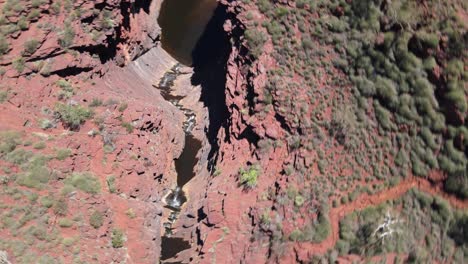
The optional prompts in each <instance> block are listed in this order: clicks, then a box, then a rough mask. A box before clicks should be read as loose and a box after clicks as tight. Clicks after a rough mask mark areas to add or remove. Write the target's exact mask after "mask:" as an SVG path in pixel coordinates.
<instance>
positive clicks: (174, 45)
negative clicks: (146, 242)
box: [158, 0, 218, 262]
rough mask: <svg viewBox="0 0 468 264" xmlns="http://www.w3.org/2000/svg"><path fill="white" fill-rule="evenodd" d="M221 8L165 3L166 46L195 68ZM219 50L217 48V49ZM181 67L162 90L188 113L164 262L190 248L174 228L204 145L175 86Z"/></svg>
mask: <svg viewBox="0 0 468 264" xmlns="http://www.w3.org/2000/svg"><path fill="white" fill-rule="evenodd" d="M217 5H218V2H217V0H164V2H163V3H162V5H161V10H160V14H159V17H158V24H159V25H160V27H161V30H162V33H161V42H162V47H163V48H164V50H166V51H167V52H168V53H169V54H170V55H171V56H172V57H174V58H175V59H176V60H177V61H179V62H180V63H182V64H185V65H192V52H193V50H194V49H195V47H196V45H197V42H198V41H199V39H200V37H201V36H202V34H203V32H204V31H205V27H206V25H207V24H208V22H209V21H210V19H211V17H212V16H213V13H214V11H215V9H216V7H217ZM214 48H216V47H214ZM179 69H180V65H176V66H174V67H173V68H172V69H171V70H170V71H168V72H167V73H166V74H165V75H164V76H163V78H162V79H161V81H160V82H159V85H158V88H159V89H160V91H161V95H162V96H163V97H164V99H165V100H167V101H169V102H171V103H172V104H174V105H175V106H177V107H178V108H179V110H181V111H182V112H183V113H184V114H185V117H186V118H185V121H184V123H183V129H184V132H185V145H184V149H183V151H182V154H181V155H180V157H179V158H178V159H177V160H175V169H176V172H177V187H176V188H175V189H173V190H172V191H171V193H170V194H169V195H167V196H166V198H165V203H166V207H167V208H168V209H170V215H169V217H168V219H167V221H166V222H165V223H163V225H164V228H165V234H164V236H163V237H162V240H161V261H162V262H165V260H168V259H171V258H173V257H175V256H176V255H177V254H178V253H179V252H181V251H183V250H186V249H189V248H190V243H189V242H187V241H184V240H183V239H181V238H177V237H172V233H173V229H172V225H173V224H174V222H175V221H176V220H177V218H178V215H179V213H180V209H181V207H182V205H183V204H184V203H185V202H186V201H187V197H186V194H185V193H184V191H183V189H182V188H183V186H184V185H185V184H186V183H187V182H189V181H190V179H192V178H193V177H194V176H195V173H194V167H195V166H196V164H197V163H198V158H197V154H198V152H199V150H200V149H201V147H202V144H201V142H200V141H199V140H198V139H196V138H195V137H194V136H193V135H192V129H193V128H194V126H195V120H196V118H195V117H196V116H195V113H194V112H193V111H192V110H191V109H186V108H184V107H183V106H182V105H181V104H180V101H181V100H182V99H183V98H184V97H183V96H179V95H175V94H174V93H173V90H172V87H173V85H174V81H175V80H176V79H177V77H178V76H179V75H180V74H181V73H180V70H179Z"/></svg>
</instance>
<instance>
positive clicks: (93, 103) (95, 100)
mask: <svg viewBox="0 0 468 264" xmlns="http://www.w3.org/2000/svg"><path fill="white" fill-rule="evenodd" d="M101 105H102V100H101V99H99V98H93V100H92V101H91V103H90V104H89V107H98V106H101Z"/></svg>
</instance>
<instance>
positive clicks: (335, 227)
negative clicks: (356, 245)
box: [295, 177, 468, 259]
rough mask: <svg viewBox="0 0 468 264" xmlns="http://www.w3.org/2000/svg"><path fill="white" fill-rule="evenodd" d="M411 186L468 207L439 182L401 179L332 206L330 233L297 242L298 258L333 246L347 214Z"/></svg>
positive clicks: (462, 207)
mask: <svg viewBox="0 0 468 264" xmlns="http://www.w3.org/2000/svg"><path fill="white" fill-rule="evenodd" d="M412 188H417V189H419V190H421V191H423V192H425V193H428V194H431V195H437V196H441V197H443V198H444V199H446V200H447V201H448V202H449V203H450V205H451V206H453V207H455V208H459V209H467V208H468V203H467V202H466V201H463V200H460V199H458V198H457V197H455V196H453V195H449V194H447V193H445V192H444V191H443V190H442V185H441V183H439V184H437V183H436V184H433V183H431V182H430V181H429V180H427V179H422V178H415V177H411V178H409V179H407V180H404V181H402V182H401V183H400V184H398V185H397V186H395V187H392V188H390V189H387V190H385V191H382V192H380V193H377V194H373V195H368V194H367V193H365V194H363V195H361V196H359V197H358V198H357V199H356V200H355V201H353V202H351V203H348V204H345V205H341V206H339V207H337V208H332V209H331V210H330V214H329V217H330V224H331V232H332V233H331V234H330V235H329V236H328V238H327V239H325V241H323V242H322V243H297V244H296V245H295V249H296V252H297V255H298V256H299V259H309V257H310V255H311V254H325V253H326V252H327V250H328V249H329V248H333V247H334V246H335V244H336V242H337V241H338V239H339V222H340V220H341V219H342V218H343V217H345V216H346V215H347V214H350V213H352V212H354V211H359V210H363V209H365V208H366V207H369V206H376V205H379V204H381V203H383V202H386V201H388V200H394V199H398V198H399V197H401V196H402V195H404V194H405V193H406V192H408V191H409V190H410V189H412Z"/></svg>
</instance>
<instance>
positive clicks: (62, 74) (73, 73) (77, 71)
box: [50, 66, 93, 78]
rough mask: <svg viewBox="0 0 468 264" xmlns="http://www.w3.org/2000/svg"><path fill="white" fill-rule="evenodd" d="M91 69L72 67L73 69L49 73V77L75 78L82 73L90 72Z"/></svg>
mask: <svg viewBox="0 0 468 264" xmlns="http://www.w3.org/2000/svg"><path fill="white" fill-rule="evenodd" d="M92 70H93V68H92V67H76V66H73V67H68V68H65V69H61V70H58V71H54V72H51V73H50V74H51V75H54V74H55V75H58V76H60V77H62V78H65V77H68V76H76V75H79V74H81V73H84V72H90V71H92Z"/></svg>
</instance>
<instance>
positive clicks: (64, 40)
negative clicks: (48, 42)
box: [58, 24, 75, 48]
mask: <svg viewBox="0 0 468 264" xmlns="http://www.w3.org/2000/svg"><path fill="white" fill-rule="evenodd" d="M74 39H75V30H73V28H72V27H71V25H70V24H66V25H65V28H64V29H63V31H62V32H60V34H59V39H58V42H59V44H60V46H62V48H68V47H70V46H71V45H72V44H73V40H74Z"/></svg>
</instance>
